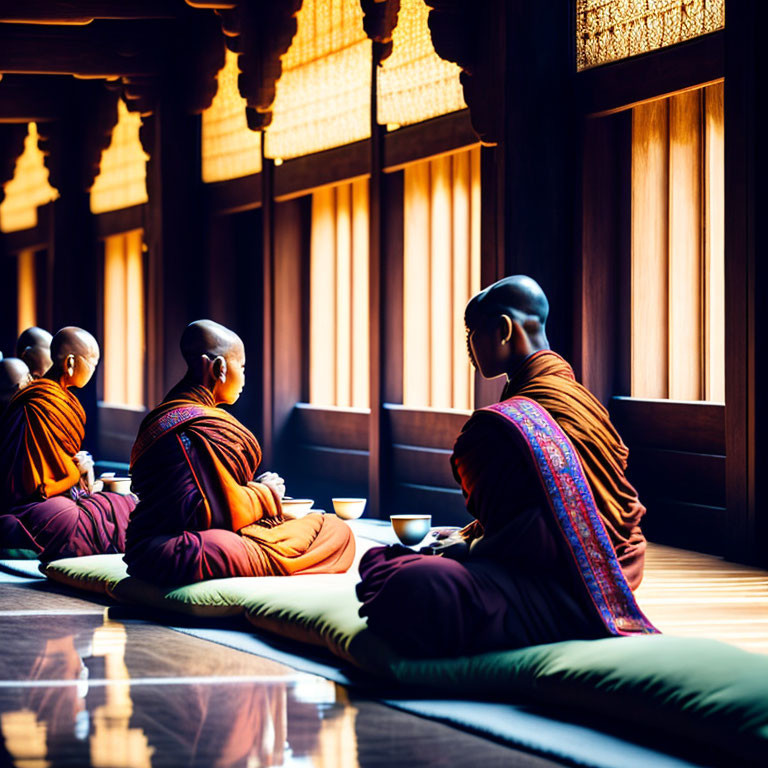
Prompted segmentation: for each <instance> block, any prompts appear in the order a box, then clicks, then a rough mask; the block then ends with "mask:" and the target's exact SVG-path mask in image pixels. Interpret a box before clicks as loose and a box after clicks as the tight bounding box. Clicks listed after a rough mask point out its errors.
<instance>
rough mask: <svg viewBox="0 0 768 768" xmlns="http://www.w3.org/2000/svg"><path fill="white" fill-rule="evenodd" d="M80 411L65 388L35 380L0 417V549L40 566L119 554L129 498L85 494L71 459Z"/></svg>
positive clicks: (81, 431)
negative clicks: (23, 553)
mask: <svg viewBox="0 0 768 768" xmlns="http://www.w3.org/2000/svg"><path fill="white" fill-rule="evenodd" d="M84 436H85V411H84V410H83V407H82V406H81V405H80V402H79V401H78V399H77V398H76V397H75V396H74V395H73V394H72V393H71V392H70V391H69V390H68V389H66V388H64V387H62V386H61V385H60V384H58V383H57V382H55V381H51V380H49V379H38V380H36V381H34V382H32V383H31V384H29V385H28V386H26V387H25V388H24V389H22V390H21V391H19V392H18V393H17V394H16V395H14V397H13V399H12V400H11V402H10V404H9V406H8V408H7V410H6V411H5V413H4V414H3V417H2V420H0V511H1V512H2V514H0V547H2V548H4V549H17V550H18V549H24V550H29V551H32V552H34V553H36V554H37V555H38V557H39V558H40V559H41V560H43V561H44V562H48V561H50V560H55V559H57V558H60V557H79V556H82V555H94V554H109V553H117V552H123V551H124V550H125V529H126V526H127V524H128V516H129V514H130V511H131V510H132V509H133V507H134V506H135V503H136V502H135V499H134V498H133V497H131V496H121V495H119V494H116V493H88V492H87V490H85V488H84V484H83V482H82V479H81V477H80V471H79V469H78V468H77V465H76V464H75V461H74V456H75V454H76V453H77V452H78V451H79V450H80V447H81V445H82V442H83V437H84Z"/></svg>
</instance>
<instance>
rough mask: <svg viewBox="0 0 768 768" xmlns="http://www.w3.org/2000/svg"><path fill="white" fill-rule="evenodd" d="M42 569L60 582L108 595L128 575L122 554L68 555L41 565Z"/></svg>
mask: <svg viewBox="0 0 768 768" xmlns="http://www.w3.org/2000/svg"><path fill="white" fill-rule="evenodd" d="M40 570H41V571H42V572H43V573H44V574H45V575H46V576H47V577H48V578H49V579H51V580H52V581H56V582H58V583H59V584H65V585H66V586H68V587H72V588H74V589H84V590H86V591H87V592H98V593H99V594H106V595H109V594H111V591H112V589H114V587H115V586H117V584H118V583H119V582H121V581H123V580H124V579H126V578H127V577H128V572H127V566H126V565H125V562H124V561H123V556H122V555H87V556H85V557H66V558H62V559H61V560H54V561H53V562H50V563H48V564H47V565H44V566H41V568H40Z"/></svg>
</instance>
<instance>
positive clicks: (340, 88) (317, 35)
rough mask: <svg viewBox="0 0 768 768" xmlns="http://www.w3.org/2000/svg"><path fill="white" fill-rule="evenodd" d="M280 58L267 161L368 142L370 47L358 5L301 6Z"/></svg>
mask: <svg viewBox="0 0 768 768" xmlns="http://www.w3.org/2000/svg"><path fill="white" fill-rule="evenodd" d="M296 21H297V31H296V37H295V38H294V40H293V43H292V44H291V47H290V48H289V49H288V52H287V53H286V54H285V56H283V59H282V64H283V74H282V76H281V78H280V80H279V81H278V83H277V93H276V97H275V104H274V107H273V115H274V117H273V120H272V124H271V125H270V126H269V127H268V128H267V131H266V137H265V141H266V144H265V147H264V148H265V155H266V156H267V157H271V158H283V159H285V158H289V157H299V156H301V155H308V154H311V153H312V152H319V151H321V150H324V149H330V148H332V147H338V146H341V145H342V144H349V143H351V142H353V141H358V140H360V139H365V138H367V137H368V136H370V133H371V126H370V104H371V55H372V54H371V41H370V40H369V39H368V38H367V37H366V34H365V31H364V30H363V12H362V10H361V8H360V3H359V2H358V0H324V1H321V0H304V4H303V5H302V7H301V11H299V14H298V16H297V17H296Z"/></svg>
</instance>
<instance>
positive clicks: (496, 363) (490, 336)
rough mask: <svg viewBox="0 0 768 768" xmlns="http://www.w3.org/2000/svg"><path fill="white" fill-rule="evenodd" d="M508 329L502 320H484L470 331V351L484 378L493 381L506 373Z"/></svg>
mask: <svg viewBox="0 0 768 768" xmlns="http://www.w3.org/2000/svg"><path fill="white" fill-rule="evenodd" d="M506 331H508V327H507V326H506V325H505V324H504V323H502V322H501V318H496V317H493V318H488V317H486V318H482V319H481V320H480V321H479V322H478V324H477V326H476V327H474V328H470V329H468V334H469V336H468V339H469V349H470V351H471V353H472V357H473V358H474V360H475V364H476V365H477V368H478V370H479V371H480V373H481V375H482V376H483V378H486V379H493V378H495V377H496V376H500V375H501V374H503V373H505V372H506V370H507V366H508V364H509V354H510V351H511V350H510V348H509V345H508V342H509V339H508V338H507V336H508V333H506Z"/></svg>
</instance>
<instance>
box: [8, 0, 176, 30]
mask: <svg viewBox="0 0 768 768" xmlns="http://www.w3.org/2000/svg"><path fill="white" fill-rule="evenodd" d="M178 15H179V3H178V2H177V1H176V0H76V1H74V2H73V1H72V0H70V1H69V2H68V1H67V0H24V1H23V2H15V3H3V4H2V6H0V23H13V24H66V25H82V24H90V23H91V22H92V21H93V20H94V19H173V18H176V17H177V16H178Z"/></svg>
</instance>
